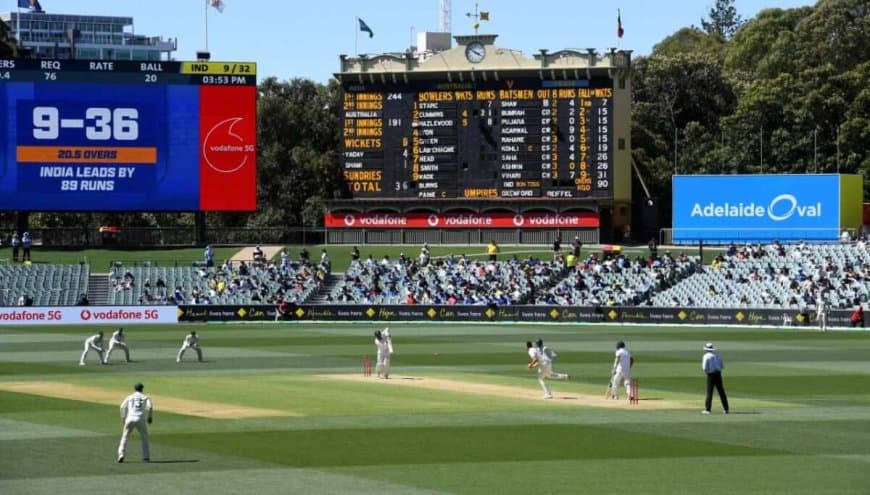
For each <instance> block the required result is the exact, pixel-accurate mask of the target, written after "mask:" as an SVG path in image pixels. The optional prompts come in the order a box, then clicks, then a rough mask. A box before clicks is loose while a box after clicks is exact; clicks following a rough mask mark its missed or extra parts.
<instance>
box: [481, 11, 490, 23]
mask: <svg viewBox="0 0 870 495" xmlns="http://www.w3.org/2000/svg"><path fill="white" fill-rule="evenodd" d="M480 20H481V21H488V20H489V12H483V11H481V12H480Z"/></svg>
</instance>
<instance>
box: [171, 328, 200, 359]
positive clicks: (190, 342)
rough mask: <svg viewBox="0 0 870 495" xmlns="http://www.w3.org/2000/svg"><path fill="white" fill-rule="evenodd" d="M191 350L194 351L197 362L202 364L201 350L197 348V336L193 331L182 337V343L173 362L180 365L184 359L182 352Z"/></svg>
mask: <svg viewBox="0 0 870 495" xmlns="http://www.w3.org/2000/svg"><path fill="white" fill-rule="evenodd" d="M188 349H193V350H195V351H196V357H197V359H198V360H199V362H202V348H201V347H200V346H199V336H198V335H197V334H196V332H194V331H193V330H191V331H190V333H189V334H187V336H185V337H184V342H182V343H181V349H179V350H178V356H176V357H175V362H176V363H180V362H181V358H182V357H184V351H186V350H188Z"/></svg>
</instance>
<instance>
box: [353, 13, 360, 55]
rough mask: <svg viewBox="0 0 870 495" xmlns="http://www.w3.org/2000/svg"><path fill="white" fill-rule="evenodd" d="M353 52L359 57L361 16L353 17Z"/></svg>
mask: <svg viewBox="0 0 870 495" xmlns="http://www.w3.org/2000/svg"><path fill="white" fill-rule="evenodd" d="M353 53H354V55H356V56H357V57H359V16H356V17H354V18H353Z"/></svg>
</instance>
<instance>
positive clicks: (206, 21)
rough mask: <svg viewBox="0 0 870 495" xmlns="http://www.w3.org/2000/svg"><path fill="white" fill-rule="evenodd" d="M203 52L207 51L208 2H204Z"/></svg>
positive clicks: (206, 0)
mask: <svg viewBox="0 0 870 495" xmlns="http://www.w3.org/2000/svg"><path fill="white" fill-rule="evenodd" d="M205 51H208V0H205Z"/></svg>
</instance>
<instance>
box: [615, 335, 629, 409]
mask: <svg viewBox="0 0 870 495" xmlns="http://www.w3.org/2000/svg"><path fill="white" fill-rule="evenodd" d="M633 363H634V358H632V357H631V353H630V352H628V349H626V347H625V342H623V341H621V340H620V341H619V342H617V343H616V357H615V358H614V360H613V369H612V371H611V377H612V378H611V380H610V394H611V395H610V396H611V398H613V399H619V383H620V382H622V383H623V384H624V385H625V393H626V395H628V397H629V399H631V365H632V364H633Z"/></svg>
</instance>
